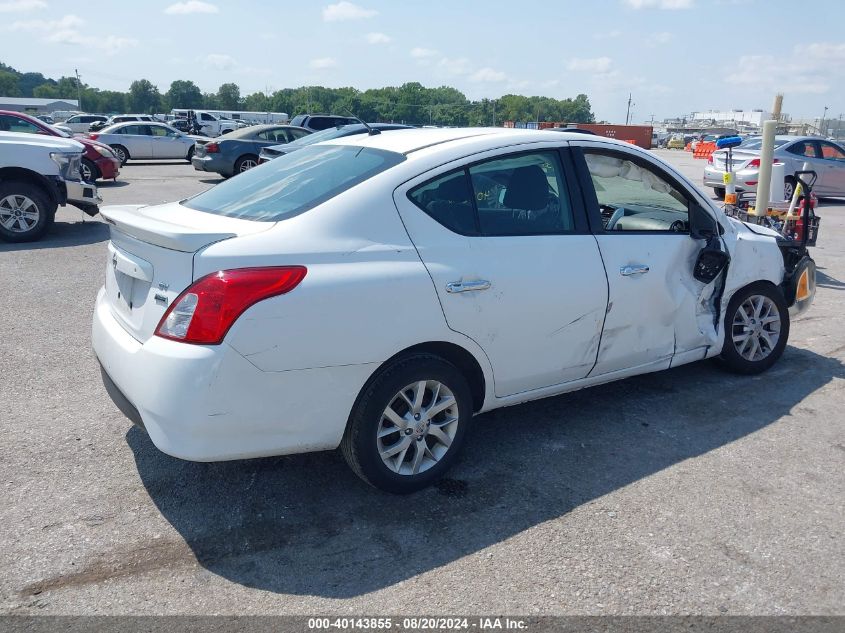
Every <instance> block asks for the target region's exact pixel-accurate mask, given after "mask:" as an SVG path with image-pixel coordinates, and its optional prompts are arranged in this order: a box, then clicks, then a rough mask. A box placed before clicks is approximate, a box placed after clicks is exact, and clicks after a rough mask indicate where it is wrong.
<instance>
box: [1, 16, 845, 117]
mask: <svg viewBox="0 0 845 633" xmlns="http://www.w3.org/2000/svg"><path fill="white" fill-rule="evenodd" d="M805 20H806V24H807V26H806V27H804V26H802V24H804V23H805V22H804V21H805ZM722 33H726V34H727V35H726V36H723V35H721V34H722ZM0 61H2V62H4V63H6V64H8V65H10V66H13V67H14V68H16V69H17V70H19V71H22V72H27V71H34V72H41V73H43V74H44V75H46V76H48V77H54V78H58V77H59V76H61V75H67V76H70V75H72V74H73V72H74V69H79V73H80V76H81V77H82V81H83V82H85V83H87V84H89V85H91V86H94V87H97V88H100V89H104V90H106V89H110V90H127V89H128V88H129V84H130V83H131V82H132V80H134V79H140V78H146V79H149V80H150V81H152V82H153V83H154V84H156V85H157V86H158V88H159V90H161V92H166V91H167V89H168V87H169V86H170V82H171V81H173V80H176V79H190V80H192V81H194V82H195V83H196V84H197V85H199V86H200V88H201V89H202V90H203V91H204V92H216V90H217V88H218V87H219V86H220V84H222V83H225V82H235V83H237V84H238V85H239V86H240V88H241V94H242V95H246V94H249V93H251V92H256V91H261V92H266V91H271V92H272V91H273V90H278V89H280V88H293V87H297V86H302V85H324V86H330V87H340V86H353V87H355V88H358V89H361V90H364V89H367V88H377V87H382V86H388V85H400V84H402V83H405V82H407V81H418V82H420V83H422V84H423V85H425V86H429V87H433V86H439V85H449V86H454V87H456V88H458V89H459V90H461V91H462V92H464V93H465V94H466V95H467V96H468V97H469V98H471V99H478V98H482V97H490V98H495V97H498V96H500V95H503V94H507V93H517V94H525V95H545V96H550V97H555V98H558V99H562V98H566V97H575V96H576V95H577V94H579V93H585V94H587V95H588V96H589V98H590V102H591V104H592V106H593V112H594V113H595V114H596V118H597V119H598V120H608V121H611V122H615V123H618V122H624V121H625V116H626V109H627V101H628V95H629V94H631V95H632V102H633V106H632V121H634V122H643V121H650V120H651V117H652V115H653V116H654V118H655V120H656V121H659V120H661V119H663V118H666V117H673V116H684V115H688V114H689V113H690V112H693V111H706V110H731V109H752V108H763V109H765V110H770V109H771V104H772V102H773V100H774V95H775V93H777V92H782V93H783V94H784V105H783V111H784V112H785V113H789V114H790V115H791V116H792V117H793V118H808V119H809V118H820V117H821V116H822V114H823V111H824V108H825V106H827V107H828V108H829V109H828V111H827V117H828V118H836V117H838V116H839V114H840V113H845V81H843V80H845V0H815V1H814V2H804V3H795V2H794V1H790V0H555V1H551V0H546V1H544V2H540V1H535V0H521V1H520V2H513V1H510V2H503V1H500V0H463V1H462V0H425V1H424V2H422V1H418V0H394V1H388V0H355V1H354V2H350V1H347V0H339V1H337V2H334V1H332V0H305V1H303V0H299V1H298V2H290V1H288V0H275V1H270V0H265V1H263V2H262V1H258V0H238V1H237V2H234V1H233V0H182V1H178V2H174V1H172V0H145V1H144V2H143V3H142V2H134V1H132V0H124V1H117V0H111V1H110V2H103V1H102V0H100V1H96V2H95V1H89V0H74V1H73V2H67V1H65V2H60V1H58V0H0ZM69 96H70V95H69Z"/></svg>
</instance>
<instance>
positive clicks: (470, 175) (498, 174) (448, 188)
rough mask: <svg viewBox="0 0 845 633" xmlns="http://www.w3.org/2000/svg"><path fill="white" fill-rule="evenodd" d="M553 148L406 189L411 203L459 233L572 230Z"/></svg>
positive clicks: (531, 233) (537, 232) (558, 165)
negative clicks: (550, 150)
mask: <svg viewBox="0 0 845 633" xmlns="http://www.w3.org/2000/svg"><path fill="white" fill-rule="evenodd" d="M564 182H565V180H564V178H563V173H562V169H561V165H560V162H559V160H558V156H557V154H556V153H555V152H531V153H523V154H513V155H509V156H505V157H503V158H497V159H494V160H488V161H485V162H482V163H476V164H475V165H471V166H470V167H469V168H468V169H460V170H457V171H453V172H450V173H448V174H444V175H442V176H439V177H437V178H435V179H434V180H430V181H428V182H426V183H424V184H422V185H419V186H417V187H415V188H414V189H411V191H410V192H409V193H408V196H409V198H410V199H411V201H412V202H413V203H414V204H415V205H417V206H418V207H419V208H420V209H422V210H423V211H425V212H426V213H427V214H428V215H429V216H431V217H432V218H433V219H435V220H437V221H438V222H439V223H440V224H442V225H443V226H445V227H446V228H448V229H450V230H452V231H455V232H456V233H460V234H462V235H483V236H502V235H544V234H559V233H569V232H572V231H574V230H575V228H576V227H575V222H574V216H573V212H572V207H571V205H570V202H569V193H568V191H567V190H566V187H565V185H564Z"/></svg>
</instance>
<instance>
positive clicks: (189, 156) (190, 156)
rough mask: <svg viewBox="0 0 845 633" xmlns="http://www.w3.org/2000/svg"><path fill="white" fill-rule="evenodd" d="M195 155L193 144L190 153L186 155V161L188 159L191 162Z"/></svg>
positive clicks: (189, 149)
mask: <svg viewBox="0 0 845 633" xmlns="http://www.w3.org/2000/svg"><path fill="white" fill-rule="evenodd" d="M193 157H194V146H193V145H191V146H190V147H189V148H188V155H187V156H185V160H186V161H188V162H189V163H190V162H191V159H192V158H193Z"/></svg>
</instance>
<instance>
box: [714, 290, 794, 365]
mask: <svg viewBox="0 0 845 633" xmlns="http://www.w3.org/2000/svg"><path fill="white" fill-rule="evenodd" d="M788 338H789V309H788V307H787V305H786V300H785V299H784V298H783V294H782V293H781V291H780V290H779V289H778V288H777V287H775V286H774V285H772V284H770V283H767V282H764V281H758V282H756V283H753V284H751V285H750V286H746V287H745V288H743V289H741V290H739V291H737V293H736V294H735V295H734V296H733V298H732V299H731V301H730V303H729V304H728V309H727V312H726V314H725V342H724V345H723V346H722V354H721V356H720V357H719V358H720V359H721V360H722V362H723V364H724V365H725V366H726V367H727V368H728V369H729V370H731V371H733V372H735V373H738V374H759V373H760V372H762V371H765V370H767V369H768V368H769V367H771V366H772V365H774V364H775V362H776V361H777V360H778V358H780V357H781V355H782V354H783V350H784V348H786V341H787V339H788Z"/></svg>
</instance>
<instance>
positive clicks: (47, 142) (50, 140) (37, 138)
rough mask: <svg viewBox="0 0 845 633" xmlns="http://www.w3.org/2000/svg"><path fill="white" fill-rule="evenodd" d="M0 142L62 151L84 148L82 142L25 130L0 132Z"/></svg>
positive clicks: (75, 150) (78, 150)
mask: <svg viewBox="0 0 845 633" xmlns="http://www.w3.org/2000/svg"><path fill="white" fill-rule="evenodd" d="M0 143H8V144H14V145H32V146H34V147H47V148H51V149H55V150H58V151H63V152H81V151H83V150H84V149H85V146H83V145H82V143H79V142H78V141H74V140H73V139H69V138H61V137H58V136H45V135H43V134H27V133H25V132H0Z"/></svg>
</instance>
